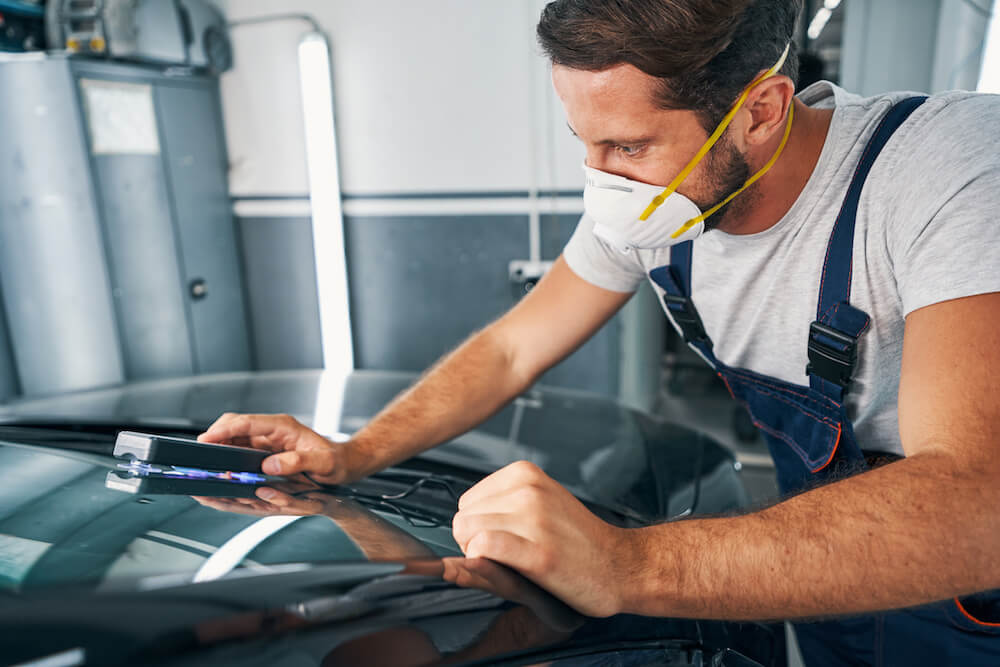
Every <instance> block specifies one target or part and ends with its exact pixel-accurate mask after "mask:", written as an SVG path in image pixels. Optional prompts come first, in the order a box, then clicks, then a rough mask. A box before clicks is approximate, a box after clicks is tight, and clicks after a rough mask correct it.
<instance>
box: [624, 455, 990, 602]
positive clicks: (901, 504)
mask: <svg viewBox="0 0 1000 667" xmlns="http://www.w3.org/2000/svg"><path fill="white" fill-rule="evenodd" d="M997 507H1000V474H998V468H997V466H996V464H992V463H987V462H980V464H978V465H970V464H959V463H957V462H956V461H955V460H953V459H952V458H951V457H949V456H947V455H944V454H936V453H927V454H922V455H917V456H913V457H911V458H908V459H905V460H903V461H899V462H897V463H894V464H892V465H888V466H884V467H882V468H878V469H876V470H873V471H871V472H868V473H865V474H863V475H858V476H855V477H851V478H848V479H845V480H841V481H839V482H837V483H835V484H830V485H827V486H824V487H820V488H817V489H814V490H812V491H809V492H807V493H803V494H801V495H798V496H795V497H793V498H790V499H788V500H786V501H784V502H782V503H779V504H777V505H774V506H773V507H770V508H768V509H765V510H763V511H760V512H756V513H753V514H749V515H746V516H740V517H733V518H715V519H701V520H689V521H682V522H675V523H668V524H661V525H658V526H652V527H648V528H642V529H636V530H630V531H626V533H627V537H626V538H625V540H624V544H623V560H624V561H625V566H626V567H627V568H628V570H629V571H630V574H631V576H628V577H627V579H628V583H627V584H626V592H625V593H624V596H623V599H622V606H623V607H624V610H625V611H630V612H633V613H640V614H647V615H656V616H661V615H673V616H685V617H693V618H728V619H765V618H808V617H816V616H830V615H840V614H852V613H859V612H868V611H875V610H882V609H892V608H900V607H906V606H912V605H917V604H922V603H926V602H931V601H934V600H940V599H946V598H949V597H952V596H954V595H956V594H966V593H972V592H975V591H980V590H986V589H990V588H996V587H1000V569H998V568H997V567H996V565H995V562H996V561H995V559H996V553H997V551H998V549H1000V512H998V511H997Z"/></svg>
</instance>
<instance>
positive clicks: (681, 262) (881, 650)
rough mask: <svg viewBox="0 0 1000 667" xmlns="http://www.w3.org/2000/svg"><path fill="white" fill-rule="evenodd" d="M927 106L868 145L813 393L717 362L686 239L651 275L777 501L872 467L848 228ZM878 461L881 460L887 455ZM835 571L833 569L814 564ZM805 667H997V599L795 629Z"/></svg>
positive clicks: (828, 304)
mask: <svg viewBox="0 0 1000 667" xmlns="http://www.w3.org/2000/svg"><path fill="white" fill-rule="evenodd" d="M925 100H926V98H925V97H914V98H909V99H906V100H903V101H901V102H899V103H898V104H896V105H895V106H894V107H893V108H892V109H891V110H890V111H889V112H888V113H887V114H886V116H885V117H884V118H883V119H882V121H881V123H880V125H879V126H878V128H877V129H876V131H875V133H874V135H873V136H872V138H871V140H870V141H869V143H868V145H867V146H866V148H865V150H864V153H863V154H862V157H861V160H860V162H859V163H858V167H857V170H856V172H855V175H854V178H853V180H852V182H851V184H850V186H849V188H848V191H847V196H846V197H845V199H844V203H843V206H842V207H841V211H840V214H839V215H838V217H837V220H836V223H835V224H834V227H833V232H832V233H831V235H830V242H829V245H828V246H827V250H826V259H825V261H824V263H823V271H822V275H821V276H820V277H819V280H820V288H819V305H818V307H817V309H816V320H815V321H814V322H813V323H812V325H811V327H810V330H809V340H808V341H803V342H804V343H807V345H808V354H809V365H808V366H807V368H806V374H807V375H808V376H809V386H808V387H806V386H798V385H793V384H790V383H788V382H784V381H782V380H778V379H776V378H771V377H767V376H764V375H760V374H759V373H754V372H753V371H750V370H746V369H743V368H732V367H730V366H727V365H725V364H723V363H722V362H720V361H719V360H718V359H716V357H715V354H714V353H713V351H712V341H711V339H710V338H709V337H708V335H707V334H706V332H705V328H704V326H703V325H702V322H701V317H700V316H699V315H698V311H697V309H696V308H695V306H694V303H693V301H692V299H691V256H692V251H693V245H692V243H691V242H690V241H688V242H686V243H681V244H678V245H675V246H674V247H673V248H671V253H670V264H669V265H668V266H661V267H659V268H657V269H654V270H653V271H651V272H650V274H649V275H650V278H651V279H652V280H653V281H654V282H655V283H656V284H657V285H659V286H660V287H661V288H662V289H663V290H664V291H665V294H664V295H663V299H664V303H665V305H666V307H667V310H668V311H669V313H670V315H671V317H672V319H673V320H674V322H675V323H676V324H677V327H678V328H679V329H680V330H681V332H682V333H683V336H684V340H685V342H687V343H688V345H690V346H691V347H692V348H694V349H695V350H696V351H697V352H698V353H699V354H701V356H702V357H704V359H705V360H706V361H707V362H708V363H709V364H710V365H712V366H713V367H714V368H715V370H716V371H717V372H718V374H719V376H720V377H721V378H722V380H723V381H724V382H725V383H726V386H727V387H728V388H729V391H730V393H731V394H732V395H733V397H734V398H735V399H736V400H737V401H739V402H741V403H743V404H744V405H745V406H746V407H747V409H748V410H749V411H750V415H751V417H752V419H753V422H754V424H756V425H757V427H758V428H759V429H760V431H761V434H762V435H763V436H764V439H765V440H766V441H767V444H768V448H769V449H770V451H771V456H772V457H773V458H774V463H775V467H776V470H777V476H778V485H779V487H780V489H781V492H782V494H783V495H787V494H792V493H796V492H799V491H802V490H804V489H806V488H809V487H814V486H818V485H820V484H823V483H825V482H829V481H833V480H834V479H836V478H838V477H843V476H844V475H846V474H849V473H851V472H860V471H863V470H865V469H867V468H868V467H870V465H871V464H872V463H873V462H874V460H875V459H876V456H875V454H874V453H870V452H865V451H862V449H861V447H860V446H859V444H858V442H857V440H856V439H855V437H854V428H853V426H852V424H851V421H850V419H849V418H848V417H847V414H846V411H845V407H844V395H845V392H846V391H847V388H848V385H849V384H850V381H851V376H852V374H853V372H854V368H855V365H856V362H857V347H858V340H859V339H860V337H861V336H862V335H863V334H864V333H865V330H866V329H867V328H868V325H869V321H870V320H869V317H868V315H867V314H866V313H864V312H862V311H861V310H859V309H857V308H855V307H853V306H851V305H850V302H849V299H850V293H851V269H852V266H851V265H852V261H853V249H854V225H855V219H856V217H857V210H858V201H859V199H860V196H861V191H862V188H863V187H864V183H865V179H866V178H867V176H868V173H869V172H870V170H871V167H872V165H873V164H874V162H875V160H876V158H877V157H878V155H879V153H880V152H881V150H882V148H883V147H885V145H886V143H887V142H888V141H889V138H890V137H891V136H892V134H893V132H895V131H896V129H898V128H899V127H900V125H902V124H903V122H904V121H905V120H906V119H907V118H908V117H909V116H910V114H911V113H913V111H914V110H915V109H916V108H917V107H919V106H920V105H921V104H923V102H924V101H925ZM883 458H884V455H883ZM815 566H816V567H822V568H831V567H836V563H816V564H815ZM796 634H797V636H798V639H799V645H800V647H801V649H802V654H803V657H804V659H805V661H806V665H807V666H808V667H826V666H834V665H837V666H840V665H859V664H861V665H901V666H902V665H906V666H907V667H910V666H912V665H953V664H962V665H997V666H1000V592H998V591H987V592H985V593H980V594H977V595H975V596H971V597H969V598H962V599H961V600H949V601H946V602H939V603H935V604H931V605H926V606H922V607H917V608H912V609H904V610H899V611H893V612H887V613H881V614H877V615H873V616H872V615H870V616H864V617H855V618H845V619H838V620H833V621H824V622H816V623H797V624H796Z"/></svg>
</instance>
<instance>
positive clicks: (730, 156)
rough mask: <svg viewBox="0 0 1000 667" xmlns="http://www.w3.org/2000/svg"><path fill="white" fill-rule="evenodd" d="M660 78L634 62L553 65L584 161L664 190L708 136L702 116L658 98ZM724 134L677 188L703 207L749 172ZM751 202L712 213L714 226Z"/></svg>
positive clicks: (743, 199) (746, 197) (746, 196)
mask: <svg viewBox="0 0 1000 667" xmlns="http://www.w3.org/2000/svg"><path fill="white" fill-rule="evenodd" d="M656 83H657V80H656V79H655V78H654V77H651V76H649V75H648V74H645V73H643V72H642V71H640V70H638V69H637V68H635V67H633V66H631V65H617V66H615V67H612V68H610V69H606V70H602V71H599V72H588V71H584V70H578V69H571V68H569V67H564V66H561V65H554V66H553V67H552V84H553V86H554V87H555V90H556V94H557V95H558V96H559V99H560V100H562V104H563V108H564V109H565V111H566V118H567V119H568V121H569V126H570V130H571V131H572V132H573V133H574V134H575V135H576V136H577V137H578V138H579V139H580V141H582V142H583V144H584V146H585V148H586V150H587V166H589V167H591V168H593V169H599V170H600V171H605V172H608V173H611V174H617V175H619V176H624V177H625V178H629V179H631V180H634V181H642V182H644V183H650V184H652V185H662V186H663V187H666V186H667V185H668V184H669V183H670V182H671V181H672V180H673V179H674V177H675V176H677V174H678V173H679V172H680V171H681V170H682V169H683V168H684V166H685V165H687V163H688V161H689V160H690V159H691V158H692V157H694V155H695V153H697V152H698V149H699V148H701V146H702V145H703V144H704V143H705V141H706V140H707V139H708V132H706V131H705V128H703V127H702V125H701V123H700V122H699V120H698V116H697V115H696V114H695V112H693V111H689V110H667V109H661V108H659V107H658V106H657V105H656V103H655V99H656V92H657V91H656ZM738 120H739V119H737V120H736V121H734V123H733V125H732V126H730V128H729V129H728V130H727V131H726V133H725V134H724V135H723V137H722V139H720V140H719V142H718V143H717V144H716V145H715V146H714V147H713V148H712V150H711V151H710V152H709V154H708V155H707V156H706V158H705V159H704V160H702V161H701V163H699V164H698V166H697V167H696V168H695V170H694V171H693V172H692V173H691V175H690V176H688V177H687V179H686V180H685V181H684V183H683V184H682V185H681V186H680V188H678V192H679V193H680V194H682V195H684V196H686V197H688V198H689V199H691V201H693V202H694V203H695V204H697V206H698V207H699V208H700V209H701V210H703V211H705V210H707V209H709V208H711V207H712V206H714V205H715V204H717V203H718V202H719V201H721V200H723V199H725V198H726V196H728V195H729V194H730V193H732V192H735V191H736V190H738V189H739V188H740V186H742V185H743V183H745V182H746V180H747V178H749V177H750V169H749V166H748V165H747V162H746V159H745V158H744V157H743V155H742V154H741V153H740V152H739V150H738V149H737V147H736V146H735V144H734V142H733V141H732V139H731V135H732V134H733V132H734V131H736V129H737V127H738V125H739V123H738ZM751 200H752V193H751V192H750V191H748V192H744V193H743V194H741V195H740V196H739V197H737V198H736V199H735V200H734V201H733V204H732V205H731V206H728V207H726V208H724V209H723V210H721V211H719V212H718V213H716V215H714V216H712V217H711V218H709V220H708V221H706V223H712V224H711V225H709V226H711V227H717V226H719V225H720V224H721V223H722V222H723V221H724V220H725V218H726V217H730V216H735V215H737V214H738V210H739V209H738V208H734V207H740V208H742V207H743V206H745V205H746V204H748V203H749V201H751Z"/></svg>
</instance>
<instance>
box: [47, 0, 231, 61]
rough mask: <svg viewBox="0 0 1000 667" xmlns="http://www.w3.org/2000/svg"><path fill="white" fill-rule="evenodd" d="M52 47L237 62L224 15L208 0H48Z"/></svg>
mask: <svg viewBox="0 0 1000 667" xmlns="http://www.w3.org/2000/svg"><path fill="white" fill-rule="evenodd" d="M45 24H46V32H47V36H48V44H49V49H52V50H57V49H65V50H67V51H69V52H70V53H74V54H87V55H99V56H107V57H110V58H114V59H117V60H130V61H134V62H142V63H150V64H157V65H178V66H189V67H203V68H207V69H208V70H210V71H212V72H214V73H219V72H224V71H226V70H227V69H229V68H230V67H231V66H232V50H231V48H230V45H229V37H228V35H227V32H226V26H225V18H224V17H223V15H222V13H221V12H220V11H219V10H218V9H217V8H216V7H215V6H214V5H212V4H210V3H208V2H206V1H205V0H48V4H47V6H46V12H45Z"/></svg>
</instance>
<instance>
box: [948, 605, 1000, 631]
mask: <svg viewBox="0 0 1000 667" xmlns="http://www.w3.org/2000/svg"><path fill="white" fill-rule="evenodd" d="M955 606H956V607H958V610H959V611H960V612H962V615H963V616H965V617H966V618H967V619H969V620H970V621H972V622H973V623H975V624H976V625H982V626H985V627H987V628H1000V623H990V622H988V621H980V620H979V619H978V618H976V617H975V616H973V615H972V614H970V613H969V612H968V611H967V610H966V609H965V606H964V605H962V602H961V601H960V600H959V599H958V598H955Z"/></svg>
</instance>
